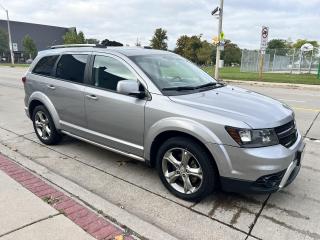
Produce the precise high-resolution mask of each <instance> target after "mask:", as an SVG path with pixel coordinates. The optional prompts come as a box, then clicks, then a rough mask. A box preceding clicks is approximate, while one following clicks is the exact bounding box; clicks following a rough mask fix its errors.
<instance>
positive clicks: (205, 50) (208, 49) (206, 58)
mask: <svg viewBox="0 0 320 240" xmlns="http://www.w3.org/2000/svg"><path fill="white" fill-rule="evenodd" d="M212 49H213V45H212V44H210V43H208V42H207V41H203V42H202V46H201V48H199V49H198V50H197V51H196V55H197V62H198V64H201V65H203V64H204V65H208V64H210V63H211V53H212Z"/></svg>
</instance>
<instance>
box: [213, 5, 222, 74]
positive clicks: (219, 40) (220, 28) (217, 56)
mask: <svg viewBox="0 0 320 240" xmlns="http://www.w3.org/2000/svg"><path fill="white" fill-rule="evenodd" d="M218 11H219V13H218V14H219V15H218V17H219V27H218V46H217V54H216V69H215V73H214V78H215V79H216V80H219V64H220V51H221V46H220V43H221V40H222V39H221V32H222V17H223V0H220V6H219V7H216V8H215V9H214V10H213V11H212V12H211V14H212V15H216V13H217V12H218Z"/></svg>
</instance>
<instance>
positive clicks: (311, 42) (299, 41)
mask: <svg viewBox="0 0 320 240" xmlns="http://www.w3.org/2000/svg"><path fill="white" fill-rule="evenodd" d="M306 43H310V44H311V45H312V46H314V47H315V48H317V47H319V43H318V42H317V41H314V40H313V41H310V40H307V39H298V40H297V41H296V42H295V43H294V44H293V45H292V46H293V48H299V49H300V48H301V47H302V45H303V44H306Z"/></svg>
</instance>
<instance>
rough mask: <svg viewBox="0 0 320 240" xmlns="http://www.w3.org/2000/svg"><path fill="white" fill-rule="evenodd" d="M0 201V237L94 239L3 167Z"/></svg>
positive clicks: (0, 174)
mask: <svg viewBox="0 0 320 240" xmlns="http://www.w3.org/2000/svg"><path fill="white" fill-rule="evenodd" d="M0 203H1V204H0V213H1V215H0V226H1V227H0V239H1V240H5V239H15V240H19V239H24V240H26V239H30V240H31V239H48V240H55V239H57V240H58V239H69V240H71V239H74V240H78V239H84V240H85V239H88V240H91V239H92V240H93V239H94V238H93V237H91V236H90V235H89V234H88V233H86V232H85V231H83V230H82V229H81V228H80V227H78V226H77V225H75V224H74V223H73V222H71V221H70V220H69V219H68V218H67V217H65V216H64V215H62V214H60V213H59V212H58V211H57V210H55V209H54V208H52V207H51V206H50V205H48V204H47V203H45V202H44V201H42V200H41V199H40V198H38V197H37V196H36V195H34V194H33V193H31V192H29V191H28V190H26V189H25V188H24V187H23V186H21V185H20V184H19V183H17V182H16V181H15V180H13V179H12V178H10V177H9V176H8V175H7V174H5V173H4V172H2V171H0ZM70 233H72V234H70Z"/></svg>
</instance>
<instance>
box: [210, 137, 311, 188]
mask: <svg viewBox="0 0 320 240" xmlns="http://www.w3.org/2000/svg"><path fill="white" fill-rule="evenodd" d="M211 147H213V146H211ZM214 147H215V150H214V151H211V152H212V154H213V155H214V158H215V160H216V162H217V165H218V169H219V173H220V177H221V186H222V189H223V190H225V191H230V192H262V193H267V192H275V191H278V190H280V189H282V188H284V187H286V186H287V185H289V184H290V183H291V182H292V181H293V180H294V179H295V178H296V176H297V174H298V173H299V170H300V166H301V160H302V159H303V153H304V148H305V143H304V142H303V139H302V136H301V135H300V134H299V136H298V138H297V141H296V142H295V144H293V145H292V146H291V147H290V148H286V147H284V146H282V145H276V146H270V147H263V148H252V149H248V148H237V147H231V146H218V145H216V146H214ZM218 148H219V149H220V152H219V154H216V153H217V151H219V150H218Z"/></svg>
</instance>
